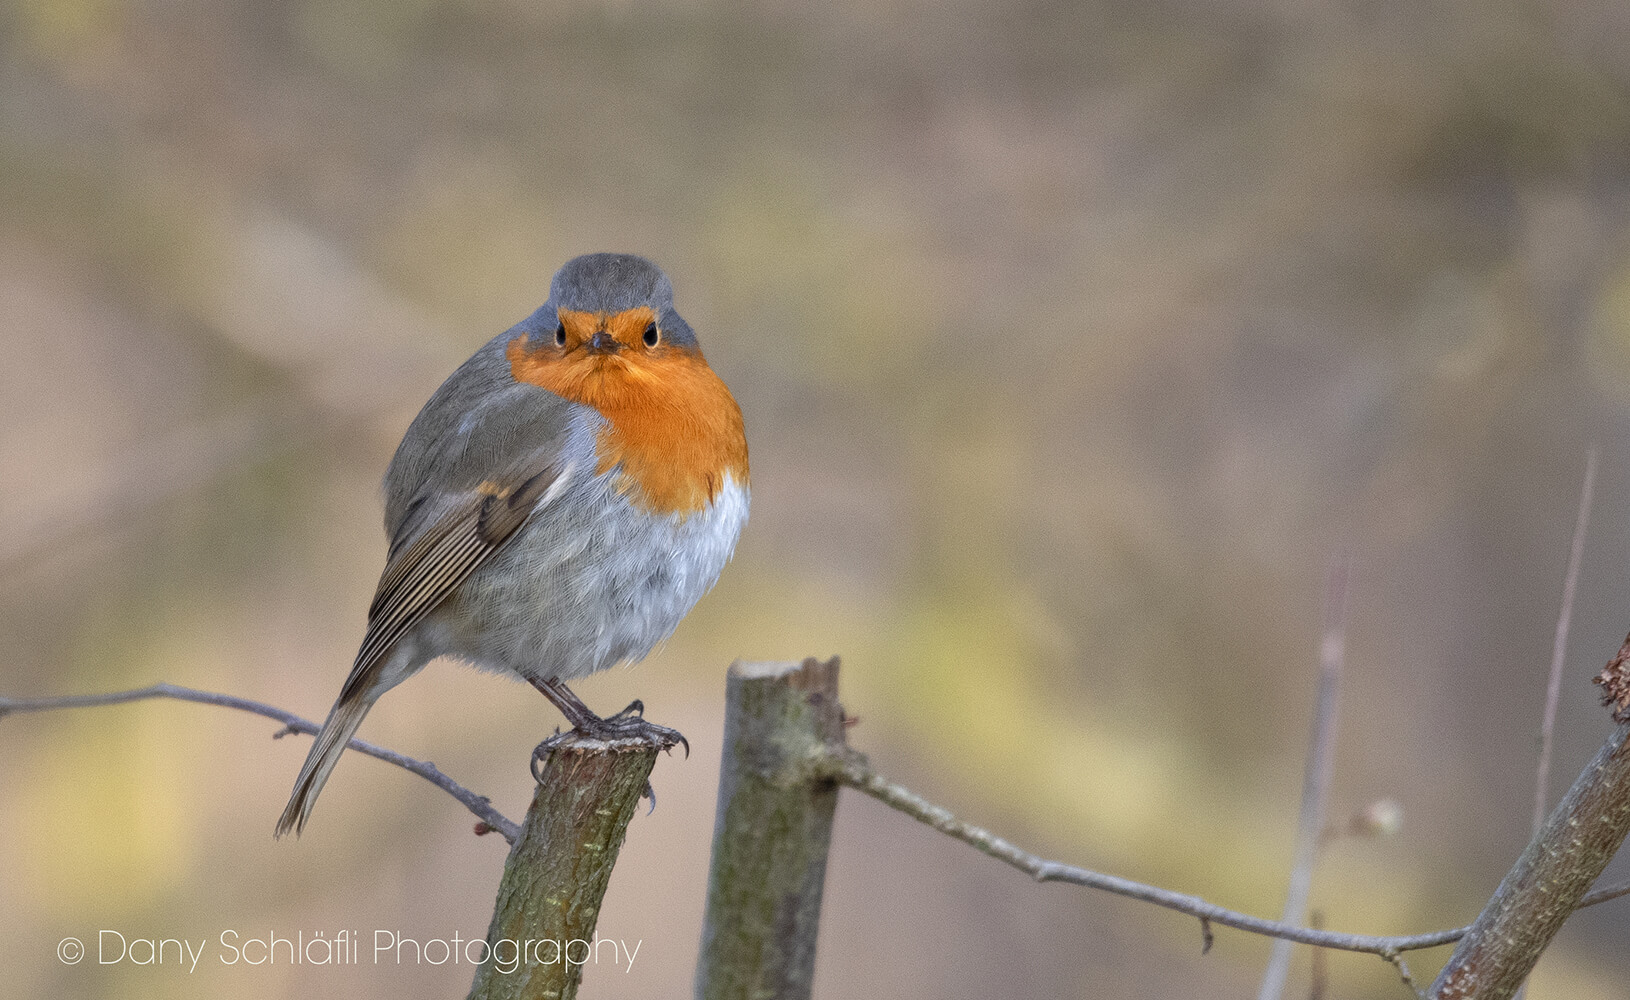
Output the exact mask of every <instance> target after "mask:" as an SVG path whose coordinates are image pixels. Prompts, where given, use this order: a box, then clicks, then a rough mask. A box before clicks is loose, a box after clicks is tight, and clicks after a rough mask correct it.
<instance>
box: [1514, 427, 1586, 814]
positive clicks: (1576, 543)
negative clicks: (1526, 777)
mask: <svg viewBox="0 0 1630 1000" xmlns="http://www.w3.org/2000/svg"><path fill="white" fill-rule="evenodd" d="M1595 492H1596V446H1595V445H1594V444H1593V445H1591V446H1590V448H1589V450H1587V451H1586V452H1585V481H1584V482H1583V483H1582V484H1580V487H1579V514H1578V516H1577V517H1575V518H1574V522H1573V548H1572V549H1571V550H1570V551H1569V553H1568V573H1567V576H1566V577H1565V578H1564V579H1563V583H1562V610H1561V612H1560V613H1558V614H1557V617H1556V637H1555V639H1554V640H1553V641H1552V643H1551V677H1550V681H1549V682H1548V683H1547V685H1546V688H1545V717H1544V719H1543V720H1542V721H1541V722H1540V727H1539V768H1538V772H1537V774H1536V776H1535V779H1534V822H1533V829H1532V830H1531V832H1530V836H1535V835H1538V833H1539V828H1540V827H1541V826H1543V825H1544V823H1545V814H1546V812H1547V811H1549V803H1550V799H1551V789H1550V785H1551V742H1552V735H1553V733H1554V731H1555V729H1556V710H1557V704H1558V702H1560V701H1561V699H1562V661H1563V660H1564V659H1565V658H1566V655H1567V651H1568V628H1569V626H1570V625H1571V624H1572V622H1573V595H1574V590H1575V589H1576V588H1577V587H1578V585H1579V564H1580V563H1581V562H1583V561H1584V556H1585V527H1586V526H1587V525H1588V524H1589V523H1590V504H1591V498H1592V497H1593V495H1594V494H1595Z"/></svg>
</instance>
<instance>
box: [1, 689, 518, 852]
mask: <svg viewBox="0 0 1630 1000" xmlns="http://www.w3.org/2000/svg"><path fill="white" fill-rule="evenodd" d="M149 698H172V699H174V700H176V701H192V702H197V703H198V704H200V705H219V706H221V707H223V708H235V709H237V710H239V711H240V712H251V713H253V714H255V715H263V716H265V717H266V718H268V719H275V720H277V721H278V722H281V723H283V728H282V729H280V730H279V731H278V732H276V733H275V734H273V735H274V737H281V736H283V735H284V734H286V733H305V734H306V735H308V736H311V735H315V734H316V732H317V730H318V729H320V728H321V727H320V726H318V725H317V724H316V723H313V722H309V721H307V720H306V719H302V718H301V717H300V716H298V715H295V714H294V713H292V712H285V711H284V710H283V709H281V708H277V707H275V706H272V705H267V704H264V703H262V702H258V701H251V700H249V699H248V698H239V697H236V696H234V695H230V694H217V693H216V692H214V691H199V690H198V689H196V688H189V687H181V686H179V685H176V684H154V685H152V686H151V687H144V688H135V689H132V690H129V691H109V692H106V693H103V694H74V695H62V696H59V697H55V698H0V718H4V717H5V716H7V715H10V714H13V713H21V712H50V711H55V710H58V709H64V708H97V707H100V706H103V705H123V704H125V703H126V702H132V701H144V700H146V699H149ZM349 746H350V748H351V749H352V750H357V751H360V752H362V753H365V754H367V755H368V756H370V757H377V758H378V759H380V760H382V761H384V762H386V763H387V764H395V765H396V766H397V767H400V768H402V769H403V770H406V771H411V772H413V773H414V774H417V775H418V776H419V777H421V778H423V779H424V780H426V781H428V782H430V783H431V784H432V785H435V786H436V787H437V788H440V789H441V790H442V791H444V792H446V793H447V794H448V795H451V796H452V797H453V798H455V799H457V800H458V801H459V802H460V803H462V804H463V805H464V808H466V809H468V810H470V812H472V813H475V815H476V816H477V818H479V819H480V820H481V822H482V823H485V824H486V825H487V827H488V828H490V829H492V830H494V831H496V832H497V833H498V834H499V836H501V837H503V838H504V839H505V840H506V841H509V842H510V843H512V844H513V843H514V842H515V837H516V835H517V834H518V833H519V832H520V827H519V826H517V825H516V824H515V823H514V822H513V821H511V820H509V819H508V818H506V817H505V816H504V814H503V813H501V812H499V811H498V810H496V809H494V808H493V807H492V803H491V801H489V800H488V799H487V797H486V796H485V795H477V794H475V793H474V792H472V791H470V790H469V789H468V788H465V787H464V786H463V785H461V784H459V783H458V782H456V781H454V780H453V779H452V778H449V777H448V776H447V775H445V774H443V773H442V772H441V771H440V770H438V769H437V768H436V765H434V764H432V763H430V762H429V761H425V760H417V759H415V758H413V757H409V756H407V755H405V754H400V753H397V752H396V751H395V750H390V749H387V748H385V747H382V746H377V745H375V744H373V743H369V742H367V741H366V740H357V739H353V740H352V741H351V742H350V744H349Z"/></svg>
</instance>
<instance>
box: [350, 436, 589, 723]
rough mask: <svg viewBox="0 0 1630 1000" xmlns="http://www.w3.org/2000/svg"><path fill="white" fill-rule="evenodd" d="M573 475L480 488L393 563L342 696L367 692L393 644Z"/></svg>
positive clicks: (557, 472)
mask: <svg viewBox="0 0 1630 1000" xmlns="http://www.w3.org/2000/svg"><path fill="white" fill-rule="evenodd" d="M528 473H530V474H528ZM568 473H569V469H567V468H562V467H561V466H560V464H559V463H557V462H553V461H551V462H549V463H548V464H547V465H545V466H544V467H543V468H542V469H537V468H536V466H535V465H534V466H533V467H532V468H530V469H523V470H521V471H520V472H519V473H518V474H517V475H513V476H509V477H505V478H506V479H508V480H510V483H511V484H504V483H501V482H488V483H483V484H482V485H481V487H480V488H479V489H477V490H476V491H474V492H472V493H470V494H469V495H468V496H467V497H466V498H465V499H464V500H463V501H461V502H460V503H458V504H457V505H456V506H454V507H452V508H451V509H449V510H447V511H444V512H443V513H442V514H441V515H440V516H439V517H438V518H437V519H436V520H435V521H434V522H432V523H431V524H430V525H429V526H427V527H426V528H425V529H424V530H423V531H421V532H420V534H419V536H418V537H417V538H415V539H414V540H413V541H412V543H411V544H409V545H407V546H406V547H405V548H404V549H403V550H402V551H401V552H400V553H399V554H398V555H396V557H395V558H393V559H391V561H390V563H389V564H388V565H387V566H386V567H385V572H384V574H383V575H381V577H380V579H379V588H378V589H377V590H376V591H375V592H374V599H373V603H372V605H371V606H370V607H369V608H368V631H367V633H366V634H365V635H364V636H363V638H362V646H361V648H360V649H358V650H357V657H356V660H355V661H354V662H353V663H352V666H351V674H350V676H348V677H347V678H346V679H345V687H344V688H343V689H342V690H341V692H340V698H341V699H342V700H343V699H344V698H346V697H347V696H348V695H351V694H353V693H356V692H358V691H359V690H361V689H363V688H365V687H366V686H367V684H368V683H369V681H370V680H371V678H372V673H373V670H374V667H375V666H376V665H377V664H378V663H379V662H381V661H382V660H383V659H384V658H385V656H386V654H388V653H389V652H390V648H391V646H392V645H394V644H395V643H396V641H397V640H398V639H400V638H401V637H402V636H404V635H406V634H407V632H408V631H409V630H410V629H412V628H413V627H414V626H415V625H417V624H419V623H420V622H422V621H423V620H424V619H425V616H426V615H428V614H430V612H432V611H434V610H435V609H436V607H437V606H438V605H440V604H441V602H442V601H444V600H446V599H447V595H449V594H451V593H452V592H453V590H454V589H455V588H457V587H458V585H459V584H461V583H463V582H464V581H465V579H467V578H468V577H469V575H470V574H471V573H473V572H475V570H476V568H477V567H479V566H480V565H481V564H482V563H483V562H485V561H486V560H487V559H488V558H489V557H491V556H492V554H493V553H494V552H496V551H498V549H499V548H500V547H501V546H502V545H503V544H504V543H505V542H506V541H508V540H509V539H510V538H511V537H513V536H514V534H515V532H516V531H517V530H519V528H520V527H521V525H522V524H525V523H526V519H527V518H528V517H529V516H531V514H532V512H533V510H535V509H536V508H537V506H538V503H539V501H541V500H542V499H543V497H544V496H545V495H546V494H547V493H548V492H549V488H550V487H552V486H554V485H556V484H557V483H559V482H561V481H563V480H564V478H565V477H566V475H567V474H568ZM522 477H524V478H522ZM516 480H519V481H516Z"/></svg>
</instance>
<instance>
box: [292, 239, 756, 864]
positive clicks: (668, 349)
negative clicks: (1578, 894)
mask: <svg viewBox="0 0 1630 1000" xmlns="http://www.w3.org/2000/svg"><path fill="white" fill-rule="evenodd" d="M384 492H385V533H386V535H387V536H388V537H389V539H390V550H389V554H388V555H387V557H386V562H385V572H384V574H383V575H382V576H381V577H380V579H379V587H378V589H377V590H376V591H375V593H374V599H373V604H372V605H371V606H370V607H369V609H368V628H367V632H366V634H365V635H364V636H363V640H362V648H361V649H360V650H358V652H357V656H356V661H355V662H354V663H353V664H352V666H351V673H350V676H348V677H347V678H346V679H345V686H344V687H343V688H341V689H340V695H339V698H338V699H337V700H336V701H335V702H334V707H333V708H332V709H330V710H329V713H328V719H327V721H325V722H324V723H323V728H322V731H321V732H319V733H318V734H317V740H316V743H315V744H314V745H313V746H312V748H311V753H310V755H309V756H307V757H306V763H305V766H304V767H302V768H301V769H300V777H299V778H298V779H297V780H296V781H295V783H294V793H293V794H292V795H291V796H290V797H289V804H288V806H287V807H286V808H285V809H284V810H283V815H282V818H280V819H279V820H278V821H277V835H278V836H282V835H283V834H285V833H287V832H288V831H290V830H294V831H295V832H296V833H297V834H298V833H299V832H300V831H301V830H302V829H303V828H304V827H305V825H306V819H307V818H308V817H309V816H310V815H311V807H312V804H313V803H314V802H316V800H317V795H318V793H319V792H321V791H322V787H323V783H324V782H326V781H327V780H328V776H329V774H330V773H331V772H332V771H333V770H334V764H335V763H336V762H337V761H338V760H339V757H340V754H341V753H342V752H343V751H344V750H345V747H346V744H347V743H349V742H350V740H351V736H352V734H353V733H355V732H356V730H357V726H359V725H360V724H361V723H362V719H363V716H365V715H367V714H368V709H369V708H371V707H372V706H373V703H374V702H375V701H376V700H378V698H379V696H380V695H382V694H384V693H385V692H386V691H389V690H390V689H391V688H393V687H395V686H396V685H398V684H400V683H402V681H404V680H406V679H407V678H409V677H411V676H413V675H414V674H415V673H417V672H418V671H419V670H420V669H421V668H423V667H424V665H425V664H427V663H429V662H430V661H431V660H433V659H435V658H437V657H439V656H451V657H456V658H458V659H461V660H464V661H466V662H468V663H470V664H473V665H474V666H477V667H482V668H485V669H488V670H493V671H497V672H499V673H507V674H512V675H515V676H517V677H520V678H522V679H524V680H525V681H527V682H528V683H530V684H531V685H532V686H533V687H535V688H537V689H538V690H539V691H540V692H542V693H543V696H544V697H546V698H548V699H549V700H550V701H551V702H553V703H554V705H555V707H556V708H558V709H559V710H560V711H561V714H563V715H564V716H565V717H566V720H567V721H568V722H569V723H571V725H572V728H573V730H575V731H576V732H577V733H580V734H583V735H586V736H589V737H593V738H600V739H607V738H616V737H629V736H635V737H641V738H644V739H647V740H650V741H651V742H653V743H655V744H656V745H658V746H661V747H664V748H667V747H671V746H673V745H675V744H676V743H683V742H684V737H682V736H680V735H679V734H678V733H677V732H675V731H674V730H672V729H668V728H666V727H663V726H657V725H653V724H652V723H649V722H647V721H645V719H644V718H643V711H644V709H643V706H642V705H641V704H640V703H639V702H638V701H636V702H634V703H633V704H631V705H629V706H628V707H627V708H625V709H623V710H622V711H621V712H618V713H617V714H615V715H612V716H610V717H608V718H601V717H600V716H598V715H596V714H595V713H594V712H592V711H591V710H590V709H589V708H588V706H586V705H585V704H583V702H582V701H581V700H580V699H579V698H578V697H577V695H575V694H573V693H572V691H571V689H569V688H568V687H567V686H566V682H567V681H571V680H575V679H577V678H579V677H586V676H588V675H589V674H592V673H594V672H595V671H597V670H604V669H606V668H607V667H609V666H612V665H613V664H616V663H621V662H633V661H637V660H640V659H642V658H644V657H645V655H646V654H647V653H649V652H650V651H651V649H652V648H653V647H654V646H656V645H657V644H658V643H659V642H661V641H662V640H664V639H666V638H667V637H668V636H669V635H670V634H671V633H672V632H673V630H674V628H675V627H676V626H677V625H678V624H679V621H680V619H681V618H683V617H685V615H686V613H687V612H689V611H690V609H691V607H692V606H693V605H694V604H695V603H696V602H697V600H698V599H699V598H701V596H702V595H703V594H705V593H707V591H708V590H710V589H711V588H712V587H713V584H714V582H715V581H717V580H718V578H719V573H720V571H721V570H722V569H723V568H724V565H725V563H726V562H728V561H729V560H730V556H731V553H732V552H733V551H734V550H735V547H736V538H737V536H738V535H739V534H740V533H741V528H742V525H743V524H744V523H745V522H746V520H747V508H748V488H747V439H746V436H745V434H744V432H743V426H742V417H741V408H740V407H739V406H737V405H736V400H735V398H734V397H733V396H731V395H730V390H729V389H727V388H725V384H724V382H723V381H722V380H721V379H720V378H719V376H718V375H716V374H714V372H713V370H712V369H711V368H709V367H708V364H707V362H706V361H705V360H704V359H703V358H702V351H701V348H700V347H699V346H698V345H697V343H696V335H695V334H694V333H692V332H691V328H690V327H689V326H688V325H686V323H685V321H684V320H683V319H682V318H680V316H679V313H677V312H675V311H674V306H673V286H672V285H671V284H669V282H668V278H667V276H666V275H664V274H663V273H662V271H661V270H660V269H658V268H657V266H656V265H654V264H652V263H651V262H650V261H648V260H645V259H644V258H641V257H635V256H632V255H629V254H611V253H598V254H589V255H587V256H583V257H577V258H574V259H573V260H571V261H568V262H567V263H566V265H565V266H564V267H562V268H561V269H560V270H559V272H557V273H556V274H555V276H554V279H553V280H552V281H551V282H550V284H549V300H548V301H547V302H545V303H544V304H543V306H542V307H540V308H539V309H538V311H537V312H535V313H533V314H532V315H531V316H528V317H527V318H526V319H524V320H522V321H521V322H520V323H518V324H516V325H515V326H514V327H512V328H510V329H509V330H508V331H506V332H504V333H502V334H499V335H498V336H497V337H495V338H493V339H492V340H490V341H488V342H487V343H486V345H484V346H483V347H482V348H481V349H480V350H478V351H476V352H475V354H474V355H472V356H471V357H470V359H469V360H468V361H465V362H464V363H463V364H462V365H460V366H459V367H458V370H456V371H454V372H453V374H452V375H451V376H450V377H448V379H447V381H446V382H444V383H442V386H441V388H439V389H437V390H436V392H435V394H434V395H432V396H431V397H430V401H429V402H427V403H425V405H424V409H422V410H420V411H419V415H418V416H417V417H416V418H414V420H413V423H412V425H410V426H409V427H408V429H407V433H406V435H404V436H403V438H402V443H401V444H400V445H399V446H398V447H397V449H396V455H395V457H394V458H392V459H391V463H390V467H389V468H388V469H387V470H386V473H385V489H384ZM562 738H563V737H558V736H557V737H554V738H552V739H550V740H545V741H544V742H543V743H542V744H540V745H539V746H538V749H537V751H536V752H535V754H534V758H533V761H534V769H535V768H536V763H537V761H538V760H539V759H540V757H541V756H542V755H544V754H547V753H548V751H549V749H550V748H551V747H552V746H553V745H554V744H555V742H556V741H557V740H559V739H562ZM688 746H689V745H688V744H686V747H687V749H688Z"/></svg>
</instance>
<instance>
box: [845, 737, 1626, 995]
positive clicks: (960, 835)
mask: <svg viewBox="0 0 1630 1000" xmlns="http://www.w3.org/2000/svg"><path fill="white" fill-rule="evenodd" d="M814 766H816V767H818V768H820V769H822V770H823V771H825V772H826V773H827V774H828V775H829V776H830V777H831V778H832V780H834V781H838V782H841V783H843V784H845V785H847V786H849V787H850V788H853V789H854V790H856V791H858V792H864V793H866V794H867V795H870V796H871V797H872V798H874V799H876V800H877V801H879V802H881V803H883V804H884V805H886V806H888V807H890V808H892V809H898V810H899V811H900V812H903V813H905V814H906V815H907V816H910V817H912V818H913V819H916V820H918V821H919V822H922V823H926V824H927V825H929V826H931V827H933V828H934V829H936V830H938V831H939V832H941V833H943V834H946V835H947V836H950V837H954V838H956V839H957V840H960V841H962V842H963V843H965V844H968V845H970V846H973V847H975V848H978V849H979V850H980V851H982V852H984V853H985V854H988V855H990V856H991V857H993V858H995V859H997V860H998V861H1002V862H1004V863H1006V864H1009V865H1012V866H1013V867H1014V868H1017V869H1019V870H1020V871H1022V872H1025V873H1027V874H1029V875H1030V876H1031V877H1032V878H1034V879H1035V880H1036V881H1038V882H1068V883H1070V884H1071V885H1082V886H1086V887H1087V888H1089V889H1100V890H1102V891H1104V892H1110V893H1114V894H1115V895H1117V896H1125V897H1127V898H1128V899H1137V900H1141V901H1143V902H1145V903H1153V904H1154V905H1156V906H1163V907H1165V908H1166V909H1168V910H1176V911H1177V912H1178V913H1185V914H1187V915H1189V916H1191V917H1196V918H1198V919H1199V920H1200V921H1201V932H1202V934H1207V933H1209V931H1210V925H1211V924H1222V925H1223V926H1224V927H1232V928H1234V929H1235V930H1241V931H1247V932H1249V933H1251V934H1261V935H1264V936H1266V937H1275V938H1284V939H1285V940H1288V941H1295V942H1298V943H1300V944H1310V945H1314V946H1316V947H1320V948H1335V949H1337V950H1340V951H1358V952H1364V953H1366V954H1370V955H1379V956H1381V957H1382V958H1384V959H1386V960H1387V961H1389V962H1392V963H1393V964H1394V965H1397V964H1398V961H1397V959H1398V956H1399V955H1400V954H1402V953H1403V952H1406V951H1418V950H1420V949H1422V948H1436V947H1438V946H1440V945H1446V944H1453V943H1454V942H1456V941H1458V940H1460V939H1461V938H1462V937H1464V936H1465V935H1466V932H1467V931H1469V930H1471V928H1470V927H1456V928H1454V929H1452V930H1445V931H1432V932H1431V933H1428V934H1410V935H1402V936H1397V937H1379V936H1376V935H1371V934H1341V933H1337V932H1334V931H1325V930H1314V929H1312V928H1308V927H1296V926H1293V925H1291V924H1285V923H1280V922H1278V921H1274V920H1266V919H1264V918H1262V917H1253V916H1251V915H1250V914H1247V913H1239V912H1237V911H1235V910H1229V909H1224V908H1223V907H1221V906H1218V905H1216V904H1215V903H1208V902H1206V901H1205V900H1203V899H1201V898H1200V897H1199V896H1190V895H1187V894H1186V893H1181V892H1173V891H1171V890H1170V889H1161V888H1158V887H1156V886H1152V885H1146V884H1144V883H1142V882H1134V881H1132V880H1131V879H1125V878H1121V877H1119V876H1117V875H1105V874H1103V873H1101V872H1095V871H1091V870H1089V869H1086V868H1077V867H1075V866H1074V865H1066V864H1061V863H1059V862H1057V861H1048V860H1046V859H1045V858H1040V857H1037V856H1036V855H1034V854H1031V853H1030V852H1028V851H1025V850H1023V849H1021V848H1019V847H1017V846H1015V845H1014V844H1013V843H1011V842H1009V841H1007V840H1004V839H1003V838H1001V837H999V836H997V835H996V834H994V833H991V832H990V831H989V830H985V829H983V828H981V827H977V826H974V825H973V824H972V823H968V822H965V821H963V820H960V819H958V818H957V817H956V816H955V815H953V814H952V813H951V812H950V810H948V809H945V808H944V807H942V806H937V805H934V804H933V803H932V802H929V801H928V800H926V799H924V798H923V797H922V796H920V795H918V794H917V793H916V792H913V791H911V790H910V789H909V788H906V787H904V786H903V785H897V784H895V783H893V782H891V781H889V780H887V779H886V778H883V777H881V776H880V775H878V774H877V773H876V772H875V771H873V770H872V769H871V765H869V764H867V763H866V760H865V758H864V757H863V756H861V755H860V754H857V753H844V754H837V753H830V754H828V755H826V756H825V757H823V758H821V759H820V760H817V761H815V762H814ZM1625 895H1630V882H1627V883H1625V884H1622V885H1613V886H1610V887H1607V888H1605V889H1599V890H1597V891H1595V892H1592V893H1589V894H1588V895H1586V896H1585V898H1584V899H1583V900H1581V901H1580V903H1579V908H1580V909H1583V908H1584V907H1587V906H1594V905H1596V904H1597V903H1604V902H1606V901H1608V900H1609V899H1617V898H1618V897H1620V896H1625ZM1404 971H1405V972H1406V973H1407V970H1404Z"/></svg>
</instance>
